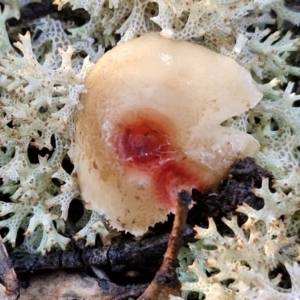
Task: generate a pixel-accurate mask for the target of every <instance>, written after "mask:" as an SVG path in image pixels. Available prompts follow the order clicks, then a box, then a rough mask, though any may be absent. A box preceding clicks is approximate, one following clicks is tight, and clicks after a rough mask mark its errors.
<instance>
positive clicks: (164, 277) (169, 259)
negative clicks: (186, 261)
mask: <svg viewBox="0 0 300 300" xmlns="http://www.w3.org/2000/svg"><path fill="white" fill-rule="evenodd" d="M190 203H191V195H189V194H188V193H187V192H186V191H182V192H179V193H178V201H177V209H176V215H175V220H174V223H173V228H172V232H171V235H170V238H169V242H168V248H167V251H166V254H165V255H164V260H163V263H162V265H161V267H160V269H159V270H158V271H157V273H156V275H155V277H154V279H153V280H152V282H151V284H150V285H149V286H148V288H147V289H146V290H145V292H144V293H143V294H142V296H140V297H139V298H138V299H139V300H165V299H167V298H168V296H169V295H174V296H180V286H181V285H180V282H179V280H178V277H177V274H176V267H177V264H178V261H177V256H178V252H179V249H180V247H181V244H182V233H183V232H184V228H185V226H186V219H187V214H188V211H189V208H188V206H189V204H190Z"/></svg>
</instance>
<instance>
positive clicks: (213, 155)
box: [70, 33, 262, 235]
mask: <svg viewBox="0 0 300 300" xmlns="http://www.w3.org/2000/svg"><path fill="white" fill-rule="evenodd" d="M86 87H87V90H88V92H87V94H85V95H83V96H82V104H83V109H82V110H81V111H79V112H78V114H77V116H76V130H75V142H74V145H73V147H72V149H71V151H70V156H71V158H72V160H73V162H74V165H75V171H76V172H77V175H78V180H79V184H80V189H81V193H82V197H83V199H84V201H85V203H86V207H87V208H88V209H92V210H99V211H101V212H103V213H104V214H105V215H106V217H107V219H108V220H109V221H110V223H111V225H112V226H113V227H115V228H117V229H119V230H126V231H129V232H131V233H132V234H134V235H141V234H143V233H144V232H145V231H146V230H147V228H148V227H149V226H151V225H154V224H155V223H157V222H161V221H164V220H165V219H166V215H167V214H168V213H170V212H173V213H174V209H175V202H176V195H177V193H178V191H179V190H182V189H184V190H188V191H191V189H192V188H198V189H200V190H202V191H208V190H210V189H212V188H214V187H215V186H216V185H218V184H219V182H220V180H221V179H222V178H223V177H224V176H225V174H226V172H227V171H228V169H229V166H230V165H231V164H232V163H233V162H234V161H236V160H237V159H241V158H243V157H246V156H253V155H254V154H255V153H256V152H257V151H258V149H259V144H258V142H257V141H256V140H255V139H254V138H252V137H251V136H250V135H248V134H246V133H243V132H239V131H236V130H233V129H230V128H224V127H221V126H220V123H221V122H223V121H224V120H226V119H228V118H230V117H232V116H235V115H239V114H241V113H243V112H244V111H247V110H249V109H250V108H251V107H253V106H254V105H255V104H256V103H258V102H259V100H260V99H261V98H262V94H261V93H260V92H259V91H258V89H257V87H256V85H255V83H254V81H253V80H252V78H251V76H250V74H249V73H248V72H247V71H246V70H245V69H244V68H242V67H241V66H239V65H238V64H237V63H236V62H235V61H234V60H232V59H230V58H228V57H224V56H222V55H220V54H217V53H214V52H212V51H210V50H208V49H206V48H204V47H202V46H199V45H194V44H191V43H188V42H184V41H173V40H169V39H166V38H164V37H161V36H160V35H158V34H156V33H150V34H146V35H144V36H142V37H140V38H136V39H133V40H131V41H128V42H125V43H123V44H121V45H118V46H117V47H115V48H113V49H112V50H110V51H108V52H107V53H106V54H105V55H103V57H102V58H100V59H99V61H98V62H97V63H96V64H95V66H94V67H93V69H92V70H91V72H90V74H89V75H88V77H87V80H86Z"/></svg>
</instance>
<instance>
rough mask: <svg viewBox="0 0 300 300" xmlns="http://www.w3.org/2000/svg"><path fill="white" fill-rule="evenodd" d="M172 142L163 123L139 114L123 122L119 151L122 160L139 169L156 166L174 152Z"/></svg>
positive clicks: (119, 137)
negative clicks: (127, 121) (134, 118)
mask: <svg viewBox="0 0 300 300" xmlns="http://www.w3.org/2000/svg"><path fill="white" fill-rule="evenodd" d="M171 143H172V142H171V140H170V138H169V137H168V134H167V132H166V130H165V129H164V128H163V126H162V125H161V124H158V123H157V122H155V121H153V120H150V119H148V118H146V117H145V116H139V117H138V118H137V119H136V120H133V121H131V122H130V123H129V124H126V123H125V124H123V128H122V129H121V132H119V133H118V137H117V148H118V151H117V152H118V153H119V156H120V158H121V160H122V161H124V162H126V163H130V164H131V165H132V166H135V167H136V168H138V169H145V168H147V169H148V168H149V167H150V168H152V167H154V168H155V167H157V166H159V165H160V164H162V163H163V162H164V161H165V160H168V159H169V158H170V157H171V156H172V154H173V153H174V149H173V146H172V144H171Z"/></svg>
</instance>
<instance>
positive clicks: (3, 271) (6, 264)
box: [0, 237, 20, 300]
mask: <svg viewBox="0 0 300 300" xmlns="http://www.w3.org/2000/svg"><path fill="white" fill-rule="evenodd" d="M0 280H1V282H2V284H3V285H2V284H1V285H0V296H1V299H4V297H6V299H10V300H14V299H18V298H19V295H20V287H19V282H18V279H17V276H16V273H15V271H14V269H13V267H12V263H11V261H10V259H9V257H8V255H7V251H6V248H5V246H4V244H3V241H2V238H1V237H0Z"/></svg>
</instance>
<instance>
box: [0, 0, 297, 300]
mask: <svg viewBox="0 0 300 300" xmlns="http://www.w3.org/2000/svg"><path fill="white" fill-rule="evenodd" d="M0 2H1V3H2V4H5V6H4V9H3V10H2V11H1V12H0V71H1V75H0V179H1V182H0V192H1V193H2V194H1V195H3V194H8V195H9V196H10V200H11V202H7V201H1V202H0V216H6V218H5V219H2V220H1V221H0V227H1V228H3V227H5V228H8V233H7V234H6V235H5V236H4V240H5V241H7V242H9V243H11V244H12V245H13V246H14V245H15V243H16V236H17V232H18V229H19V228H22V229H23V230H24V232H25V240H24V242H23V244H22V245H21V247H20V248H19V250H20V251H21V250H22V251H27V252H30V253H33V252H36V251H38V252H41V253H45V252H46V251H49V250H50V249H51V248H52V247H53V245H54V244H56V245H58V246H59V247H61V248H62V249H65V248H66V247H67V243H68V241H69V239H68V238H67V237H65V236H64V222H63V220H66V219H67V216H68V209H69V205H70V203H71V201H72V200H73V199H74V198H80V193H79V189H78V186H77V183H76V178H75V177H73V175H72V174H69V173H67V172H66V170H65V169H64V167H63V161H64V160H65V159H66V158H67V151H68V149H69V147H70V144H71V141H72V130H73V117H74V114H75V112H76V111H77V110H78V109H80V108H81V105H80V101H79V96H80V94H81V93H83V92H85V88H84V79H85V77H86V75H87V73H88V71H89V70H90V68H91V66H92V64H93V62H96V61H97V60H98V59H99V57H101V55H102V54H103V53H104V50H105V49H107V48H109V47H113V46H115V45H116V43H118V42H124V41H126V40H128V39H131V38H133V37H136V36H139V35H142V34H143V33H145V32H147V31H153V30H154V31H159V32H161V34H162V35H164V36H165V37H167V38H173V39H184V40H190V41H194V42H197V43H202V44H203V45H205V46H207V47H209V48H211V49H213V50H215V51H218V52H221V53H223V54H224V55H227V56H231V57H232V58H234V59H235V60H236V61H237V62H238V63H239V64H241V65H242V66H244V67H245V68H247V69H248V70H250V71H251V72H252V74H253V78H254V79H255V80H256V81H257V82H258V85H259V89H260V90H261V91H262V92H263V94H264V99H263V100H262V101H261V102H260V103H259V105H257V106H256V107H255V108H254V109H253V110H252V111H250V112H249V113H247V114H244V115H242V116H238V117H236V118H233V119H230V120H228V121H227V122H225V124H224V125H225V126H230V127H234V128H237V129H239V130H243V131H248V132H250V133H251V134H252V135H253V136H254V137H255V138H256V139H257V140H258V141H259V142H260V144H261V151H260V152H259V153H258V154H257V156H256V162H257V163H258V164H259V165H261V166H264V167H265V168H267V169H268V170H270V171H272V173H273V174H274V176H275V178H276V179H277V180H276V181H275V182H274V185H273V189H274V190H272V191H271V190H270V188H269V184H268V182H267V180H266V179H264V180H263V184H262V187H261V188H260V189H256V190H255V193H256V195H258V196H259V197H261V198H263V199H264V202H265V205H264V207H263V208H262V209H261V210H258V211H256V210H254V209H252V208H250V207H249V206H247V205H243V206H241V207H239V208H238V211H240V212H243V213H245V214H246V215H247V216H248V221H247V222H246V223H245V224H244V225H243V226H242V227H239V226H238V225H237V222H236V218H235V217H234V218H232V220H226V219H224V223H226V224H227V226H229V227H230V228H231V230H232V232H233V234H232V235H231V236H221V235H220V234H219V233H218V231H217V229H216V226H215V224H214V222H213V220H210V223H209V228H207V229H204V228H199V227H198V228H196V231H197V238H198V239H199V241H197V242H196V243H193V244H190V245H189V247H188V248H184V249H182V251H181V253H180V256H179V261H180V267H179V269H178V273H179V276H180V280H181V281H182V283H183V286H182V289H183V293H182V297H183V298H184V299H188V297H189V295H190V296H191V293H192V292H193V291H194V292H196V293H198V294H196V295H197V296H196V297H197V298H198V299H203V297H204V295H205V299H206V300H210V299H237V300H240V299H298V298H299V297H300V287H299V284H298V278H299V273H300V268H299V265H298V263H297V262H298V261H299V255H300V249H299V244H298V242H297V238H298V233H299V230H300V217H299V215H300V213H299V203H300V186H299V180H300V175H299V174H300V171H299V159H300V157H299V151H298V149H299V147H300V141H299V137H300V123H299V119H300V115H299V105H298V103H299V100H300V97H299V96H298V95H295V94H294V93H293V91H294V88H295V87H294V84H293V83H292V82H289V81H291V80H293V81H294V80H298V78H299V74H300V67H299V65H295V64H293V63H291V61H293V59H291V57H292V54H294V53H297V52H298V51H299V49H300V39H299V38H298V37H297V36H294V35H293V34H292V32H290V31H287V32H286V31H284V33H282V32H281V31H280V29H281V28H280V26H281V25H282V24H284V22H286V21H289V22H290V23H291V24H294V25H297V24H299V23H300V13H299V12H297V11H292V10H290V9H288V8H287V7H286V6H285V5H284V1H283V0H246V1H240V0H235V1H233V0H226V1H222V0H201V1H193V0H187V1H177V0H153V1H150V0H128V1H119V0H90V1H87V0H70V1H68V0H56V1H54V3H56V4H57V5H58V6H59V9H62V8H63V7H64V6H65V5H66V6H67V5H71V6H73V9H75V8H84V9H85V10H86V11H87V12H88V13H89V14H90V18H87V19H86V21H85V23H84V24H83V25H82V26H77V25H76V24H74V22H67V21H66V20H64V19H54V18H52V17H49V16H47V17H41V18H38V19H36V20H33V21H28V22H27V23H26V29H29V30H30V32H31V35H29V34H25V35H20V36H19V42H17V43H16V44H15V47H16V48H17V49H18V50H16V48H14V47H13V46H12V45H11V43H10V41H9V35H12V34H13V29H12V28H9V27H7V26H6V25H5V24H6V23H5V22H6V21H7V20H8V19H10V18H12V17H16V18H18V17H19V15H20V9H21V8H23V7H24V6H26V4H28V3H30V2H38V1H30V0H29V1H15V0H14V1H0ZM40 2H42V1H40ZM274 11H275V12H276V15H275V14H274ZM269 25H272V26H277V28H278V31H275V32H274V31H271V30H270V29H269ZM20 26H21V27H20V28H19V29H20V31H23V30H24V28H23V27H22V25H20ZM7 29H8V31H7ZM14 30H15V29H14ZM150 51H151V49H150ZM88 56H89V57H88ZM295 61H297V59H296V60H295ZM209 71H211V70H209ZM199 80H200V79H199ZM32 147H34V148H36V149H38V150H42V149H44V150H45V149H47V151H46V152H47V154H46V155H45V154H43V155H42V154H41V156H39V157H37V158H36V160H35V161H31V160H30V156H29V154H28V153H29V149H30V148H32ZM41 153H42V152H41ZM54 179H55V180H56V182H55V181H54ZM1 195H0V196H1ZM78 226H79V227H78V230H79V232H78V233H77V234H76V236H75V238H86V244H87V245H93V244H94V243H95V239H96V235H97V234H100V236H101V238H102V240H103V241H104V242H105V243H108V242H109V236H110V233H109V230H108V229H107V225H106V222H105V220H104V218H103V216H102V215H100V214H98V213H97V212H93V213H90V212H87V211H85V213H84V216H83V218H82V220H81V221H80V222H79V223H78ZM278 266H281V269H285V272H286V273H287V274H288V276H289V278H290V285H291V286H285V283H284V281H283V279H281V275H280V272H277V273H276V272H275V270H276V268H277V267H278ZM285 276H286V275H285ZM174 299H175V298H174ZM176 299H179V298H178V297H176Z"/></svg>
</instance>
